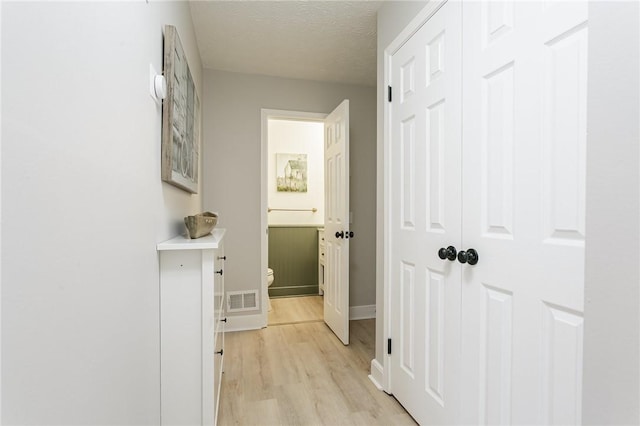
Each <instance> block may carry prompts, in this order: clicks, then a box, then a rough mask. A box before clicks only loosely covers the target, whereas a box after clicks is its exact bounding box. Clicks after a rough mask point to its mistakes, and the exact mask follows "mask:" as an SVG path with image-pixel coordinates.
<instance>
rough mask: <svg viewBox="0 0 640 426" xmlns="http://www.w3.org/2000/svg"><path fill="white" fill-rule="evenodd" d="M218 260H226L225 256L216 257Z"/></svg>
mask: <svg viewBox="0 0 640 426" xmlns="http://www.w3.org/2000/svg"><path fill="white" fill-rule="evenodd" d="M218 260H227V256H218Z"/></svg>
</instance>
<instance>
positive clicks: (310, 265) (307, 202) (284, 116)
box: [261, 110, 326, 325]
mask: <svg viewBox="0 0 640 426" xmlns="http://www.w3.org/2000/svg"><path fill="white" fill-rule="evenodd" d="M325 118H326V114H318V113H305V112H296V111H279V110H263V111H262V139H263V140H262V160H263V170H262V191H261V192H262V200H261V201H262V203H261V205H262V206H265V208H264V209H263V212H262V215H263V224H264V225H265V227H264V228H265V234H264V236H263V237H264V241H263V244H262V263H263V268H262V270H263V271H268V273H266V274H263V275H265V278H264V281H265V282H264V285H263V295H264V297H263V298H262V302H263V303H262V309H263V314H264V317H265V324H266V325H276V324H284V323H294V322H309V321H322V320H323V301H322V293H323V290H322V288H321V284H322V282H323V276H324V274H323V270H322V268H323V263H324V262H323V261H322V255H323V254H324V253H323V252H324V250H322V249H321V247H322V245H321V242H322V241H323V239H322V238H323V237H322V229H323V227H324V200H325V198H324V197H325V193H324V119H325ZM272 271H273V272H272ZM269 295H270V297H268V296H269ZM270 307H271V310H270Z"/></svg>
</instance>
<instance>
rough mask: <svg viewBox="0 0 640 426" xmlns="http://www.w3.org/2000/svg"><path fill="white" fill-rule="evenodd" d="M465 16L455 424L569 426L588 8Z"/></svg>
mask: <svg viewBox="0 0 640 426" xmlns="http://www.w3.org/2000/svg"><path fill="white" fill-rule="evenodd" d="M463 10H464V11H463V28H464V36H463V46H464V52H463V58H464V59H463V61H464V70H463V93H464V99H463V117H464V126H463V157H462V162H463V187H464V198H463V205H464V213H463V222H462V223H463V240H464V244H465V246H464V247H463V249H466V248H469V247H473V248H475V249H476V250H477V251H478V253H479V258H480V259H479V262H478V264H477V265H475V266H472V267H470V266H468V265H464V266H462V273H463V278H462V295H463V299H462V312H463V317H462V329H463V331H462V368H463V370H462V377H463V385H462V386H461V390H462V394H463V399H462V404H463V407H464V410H462V415H463V417H462V419H461V420H462V423H469V424H511V423H515V424H521V423H533V424H580V423H581V393H582V391H581V388H582V383H581V382H582V379H581V378H582V328H583V314H582V312H583V305H584V300H583V298H584V241H585V223H584V218H585V159H586V156H585V148H586V100H587V98H586V89H587V75H586V73H587V3H586V2H566V3H562V2H546V3H545V2H483V3H475V2H474V3H465V4H464V6H463Z"/></svg>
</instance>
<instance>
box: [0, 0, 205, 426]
mask: <svg viewBox="0 0 640 426" xmlns="http://www.w3.org/2000/svg"><path fill="white" fill-rule="evenodd" d="M164 24H173V25H175V26H176V27H177V28H178V32H179V34H180V37H181V40H182V44H183V46H184V48H185V52H186V54H187V57H188V61H189V64H190V67H191V72H192V75H193V77H194V81H195V84H196V86H197V87H198V91H199V93H201V90H200V88H201V77H202V75H201V64H200V60H199V56H198V52H197V46H196V44H195V39H194V35H193V28H192V22H191V15H190V12H189V5H188V4H187V3H183V2H151V3H150V4H147V3H146V2H144V1H138V2H65V3H59V2H38V3H36V2H3V4H2V46H1V54H2V118H1V119H2V298H1V301H2V424H6V425H19V424H42V425H45V424H46V425H54V424H65V425H88V424H94V425H97V424H104V425H106V424H109V425H118V424H122V425H124V424H127V425H145V424H146V425H157V424H159V422H160V382H159V380H160V379H159V369H160V359H159V358H160V351H159V300H158V298H159V291H158V255H157V252H156V248H155V246H156V243H157V242H160V241H163V240H165V239H168V238H170V237H173V236H175V235H177V234H178V233H179V232H182V230H183V224H182V218H183V216H185V215H187V214H192V213H194V212H197V211H199V210H201V197H200V196H192V195H189V194H188V193H186V192H184V191H181V190H179V189H177V188H175V187H173V186H170V185H168V184H165V183H162V182H161V180H160V130H161V108H160V107H159V106H158V105H156V103H155V102H154V101H153V100H152V99H151V97H150V96H149V64H150V63H152V64H153V65H154V67H155V69H156V70H158V71H160V70H161V69H162V27H163V25H164ZM201 98H202V97H201Z"/></svg>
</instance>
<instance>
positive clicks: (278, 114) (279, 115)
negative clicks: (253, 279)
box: [260, 108, 327, 327]
mask: <svg viewBox="0 0 640 426" xmlns="http://www.w3.org/2000/svg"><path fill="white" fill-rule="evenodd" d="M270 118H275V119H287V120H302V121H324V119H325V118H327V114H324V113H318V112H303V111H287V110H281V109H266V108H262V109H261V110H260V124H261V135H260V141H261V143H260V229H261V231H260V270H261V271H262V273H261V281H262V284H261V286H260V288H261V296H262V313H261V317H262V321H263V323H264V324H265V327H266V324H267V322H268V321H269V290H268V289H269V286H268V285H267V268H268V265H267V264H268V259H267V254H268V252H267V250H268V247H267V244H268V241H267V232H268V228H269V222H268V220H267V208H268V205H267V203H268V201H269V200H268V196H267V194H268V192H267V173H268V170H269V169H268V167H269V162H268V161H269V159H268V158H267V153H268V152H269V149H268V148H269V132H268V130H269V128H268V122H269V119H270Z"/></svg>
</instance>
